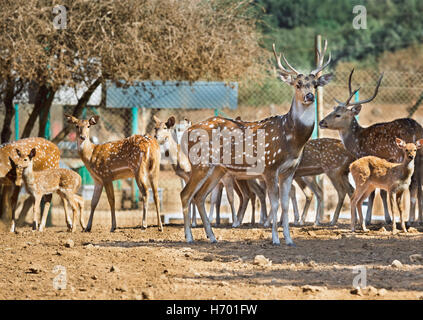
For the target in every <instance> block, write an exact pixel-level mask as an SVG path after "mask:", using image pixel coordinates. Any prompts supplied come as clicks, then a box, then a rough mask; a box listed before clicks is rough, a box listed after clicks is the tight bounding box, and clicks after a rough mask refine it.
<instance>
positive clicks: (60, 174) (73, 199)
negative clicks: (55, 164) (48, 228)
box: [10, 148, 85, 232]
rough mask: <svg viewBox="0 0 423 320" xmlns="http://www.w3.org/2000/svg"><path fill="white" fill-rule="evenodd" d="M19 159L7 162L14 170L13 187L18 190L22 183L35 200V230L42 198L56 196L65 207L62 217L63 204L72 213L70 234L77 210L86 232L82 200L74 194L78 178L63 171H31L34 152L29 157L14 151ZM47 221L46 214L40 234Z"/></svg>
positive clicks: (76, 190)
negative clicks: (69, 207) (53, 194)
mask: <svg viewBox="0 0 423 320" xmlns="http://www.w3.org/2000/svg"><path fill="white" fill-rule="evenodd" d="M16 153H17V155H18V156H19V159H18V161H17V162H14V161H13V160H12V159H10V163H11V165H12V167H13V169H15V172H16V179H15V184H16V186H18V187H20V186H21V185H22V182H23V183H24V184H25V188H26V190H27V192H28V193H29V194H30V195H31V196H32V198H33V199H34V207H33V220H34V225H35V227H37V225H38V222H39V220H40V202H41V198H42V197H43V196H44V195H46V194H52V193H53V192H56V193H57V194H59V196H60V197H61V198H62V200H63V203H64V204H65V214H66V216H68V215H67V207H66V202H68V203H69V204H70V206H71V207H72V211H73V219H72V228H71V231H72V232H74V231H75V230H76V223H75V221H76V215H77V212H78V206H79V217H80V224H81V227H82V229H84V228H85V225H84V222H83V210H84V199H83V198H82V197H81V196H78V195H77V194H76V193H77V192H78V190H79V188H80V187H81V177H80V175H79V174H77V173H76V172H75V171H72V170H69V169H62V168H53V169H46V170H42V171H34V157H35V156H36V149H35V148H33V149H32V150H31V151H30V152H29V154H28V155H25V154H23V153H22V152H21V151H20V150H19V149H16ZM46 219H47V214H44V215H43V217H42V222H41V224H40V229H39V230H40V231H43V229H44V226H45V223H46Z"/></svg>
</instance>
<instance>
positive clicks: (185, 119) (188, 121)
mask: <svg viewBox="0 0 423 320" xmlns="http://www.w3.org/2000/svg"><path fill="white" fill-rule="evenodd" d="M184 121H185V125H187V126H190V125H191V121H190V120H189V119H187V118H184Z"/></svg>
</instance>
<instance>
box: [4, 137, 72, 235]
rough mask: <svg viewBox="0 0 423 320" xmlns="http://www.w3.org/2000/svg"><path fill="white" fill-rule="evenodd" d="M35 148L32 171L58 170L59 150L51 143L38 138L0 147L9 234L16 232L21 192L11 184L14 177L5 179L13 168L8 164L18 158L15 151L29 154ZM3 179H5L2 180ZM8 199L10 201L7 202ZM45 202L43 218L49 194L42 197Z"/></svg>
mask: <svg viewBox="0 0 423 320" xmlns="http://www.w3.org/2000/svg"><path fill="white" fill-rule="evenodd" d="M33 148H35V150H36V152H37V154H38V156H37V158H36V159H34V171H40V170H45V169H51V168H59V160H60V150H59V148H58V147H57V146H56V145H55V144H54V143H52V142H50V141H48V140H46V139H44V138H38V137H32V138H25V139H20V140H17V141H13V142H9V143H5V144H3V145H1V146H0V177H1V178H2V182H3V183H4V184H6V185H5V186H4V188H5V189H4V191H3V195H2V196H3V199H2V201H3V204H4V207H3V208H4V209H5V211H6V212H9V211H11V212H12V223H11V227H10V232H15V231H16V218H15V214H16V213H15V211H16V204H17V201H18V196H19V192H20V190H21V188H20V187H16V186H14V184H13V181H14V179H15V177H13V179H11V180H13V181H9V179H7V178H5V177H6V175H7V174H8V172H10V171H11V170H12V169H13V168H12V166H11V163H10V159H12V161H18V158H19V157H18V156H17V154H16V151H15V150H16V149H19V150H21V152H22V153H24V154H29V152H30V151H31V150H32V149H33ZM4 178H5V179H4ZM9 198H10V200H9ZM44 199H45V200H46V203H45V206H44V211H43V217H44V216H46V215H47V213H48V210H49V208H50V204H51V194H50V195H46V196H45V197H44ZM66 222H67V224H68V227H71V226H72V225H71V221H70V220H69V219H67V220H66ZM33 228H34V229H37V225H35V224H34V225H33Z"/></svg>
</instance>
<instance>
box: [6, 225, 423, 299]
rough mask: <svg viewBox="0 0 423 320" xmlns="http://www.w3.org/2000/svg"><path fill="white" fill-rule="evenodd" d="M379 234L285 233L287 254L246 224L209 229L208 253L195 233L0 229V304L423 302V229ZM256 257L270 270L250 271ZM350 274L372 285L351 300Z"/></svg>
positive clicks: (345, 229)
mask: <svg viewBox="0 0 423 320" xmlns="http://www.w3.org/2000/svg"><path fill="white" fill-rule="evenodd" d="M344 222H346V221H344ZM381 227H382V225H377V226H373V227H372V228H371V231H370V232H368V233H366V234H364V233H362V232H357V233H355V234H352V233H351V232H350V231H349V225H348V224H346V223H344V224H340V225H339V226H337V227H330V226H322V227H312V226H305V227H295V226H292V228H291V232H292V236H293V239H294V241H295V243H296V247H287V246H285V245H284V244H282V245H281V246H274V245H272V244H271V232H270V230H269V229H266V228H263V227H259V226H251V225H249V224H246V225H243V226H242V227H241V228H238V229H233V228H231V227H229V226H228V225H224V226H221V227H214V232H215V234H216V237H217V239H218V243H216V244H211V243H209V241H208V240H207V238H206V236H205V233H204V230H203V228H202V227H197V228H194V229H193V235H194V239H195V240H196V241H195V243H193V244H188V243H186V242H185V241H184V233H183V226H182V224H171V225H165V228H164V232H159V231H158V229H157V227H156V226H150V227H149V228H147V229H146V230H144V229H141V228H137V227H124V228H119V229H118V230H117V231H116V232H114V233H110V232H109V227H108V226H101V225H94V227H93V231H92V232H91V233H82V232H80V231H77V232H75V233H73V234H72V233H68V232H66V231H65V228H63V227H50V228H47V230H46V231H45V232H43V233H39V232H32V231H31V230H30V228H29V227H21V228H20V229H19V230H20V231H19V232H18V234H10V233H9V232H7V230H6V227H5V226H4V225H3V226H2V227H1V229H0V234H1V237H0V299H225V300H226V299H423V261H421V260H420V261H415V260H414V262H412V261H411V260H410V255H413V254H423V250H422V248H423V233H422V232H423V228H422V227H416V229H412V230H411V232H409V233H408V234H405V233H399V234H397V235H392V234H391V232H390V230H391V228H390V227H389V226H386V230H387V231H384V230H383V229H382V230H381ZM279 231H280V236H281V237H282V232H281V229H279ZM69 240H72V241H69ZM72 242H73V243H72ZM282 243H283V240H282ZM257 255H263V256H264V257H265V258H266V259H268V260H270V261H271V263H268V262H266V260H264V261H265V263H262V264H256V263H255V257H256V256H257ZM394 260H399V261H400V262H401V263H402V266H399V267H394V266H392V262H393V261H394ZM56 266H63V268H62V267H56ZM357 266H364V267H365V270H366V273H367V286H371V288H370V289H364V290H362V291H361V292H358V294H357V293H354V291H353V293H352V292H351V289H352V288H353V287H352V284H353V279H354V277H356V276H357V275H358V273H357V270H355V269H354V268H355V267H357ZM60 268H62V269H61V270H63V271H62V272H63V274H64V278H63V280H65V281H66V282H63V281H60V277H59V276H60V272H59V271H58V270H60ZM360 270H364V269H360ZM354 271H355V272H356V273H354ZM64 285H66V288H64ZM58 287H61V288H62V289H60V290H59V289H58ZM382 289H385V290H382Z"/></svg>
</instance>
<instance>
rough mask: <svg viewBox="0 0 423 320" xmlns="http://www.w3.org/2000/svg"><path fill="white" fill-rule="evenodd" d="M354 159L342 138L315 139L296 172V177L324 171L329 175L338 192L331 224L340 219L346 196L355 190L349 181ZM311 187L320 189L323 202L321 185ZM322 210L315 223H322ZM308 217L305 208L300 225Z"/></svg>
mask: <svg viewBox="0 0 423 320" xmlns="http://www.w3.org/2000/svg"><path fill="white" fill-rule="evenodd" d="M354 160H355V158H354V156H353V155H352V154H351V153H350V152H349V151H348V150H346V149H345V147H344V146H343V144H342V142H341V141H340V140H338V139H331V138H320V139H313V140H310V141H308V142H307V143H306V145H305V147H304V152H303V157H302V158H301V162H300V164H299V165H298V168H297V171H296V172H295V176H294V177H295V178H298V177H308V176H314V175H319V174H322V173H324V174H326V175H327V176H328V178H329V180H330V181H331V183H332V185H333V187H334V188H335V190H336V193H337V194H338V203H337V205H336V208H335V211H334V214H333V217H332V221H331V225H334V224H336V222H337V221H338V217H339V213H340V211H341V209H342V205H343V203H344V199H345V196H346V195H347V194H348V196H349V197H351V196H352V193H353V191H354V188H353V187H352V186H351V184H350V183H349V181H348V172H349V165H350V164H351V162H352V161H354ZM311 189H312V190H316V189H318V190H319V192H317V195H319V196H318V202H321V194H322V192H321V189H320V187H319V186H318V185H314V184H312V185H311ZM315 194H316V192H315ZM319 198H320V199H319ZM319 200H320V201H319ZM321 212H322V211H318V214H316V219H315V225H319V224H320V220H321V218H322V217H321ZM306 217H307V211H306V210H304V211H303V215H302V217H301V221H300V225H303V224H304V222H305V220H306ZM296 220H297V218H296Z"/></svg>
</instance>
